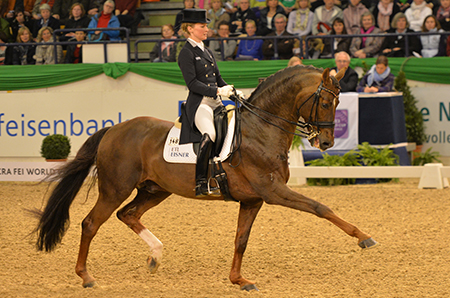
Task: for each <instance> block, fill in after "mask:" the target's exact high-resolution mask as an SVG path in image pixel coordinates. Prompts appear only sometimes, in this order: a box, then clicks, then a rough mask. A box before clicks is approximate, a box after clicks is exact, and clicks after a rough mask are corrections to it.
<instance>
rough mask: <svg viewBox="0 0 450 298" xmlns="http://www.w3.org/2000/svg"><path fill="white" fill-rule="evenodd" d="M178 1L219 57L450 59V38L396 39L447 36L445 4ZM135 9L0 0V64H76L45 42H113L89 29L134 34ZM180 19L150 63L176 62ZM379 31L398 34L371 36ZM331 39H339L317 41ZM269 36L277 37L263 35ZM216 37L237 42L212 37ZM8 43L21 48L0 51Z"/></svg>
mask: <svg viewBox="0 0 450 298" xmlns="http://www.w3.org/2000/svg"><path fill="white" fill-rule="evenodd" d="M183 3H184V7H185V8H204V9H206V10H207V17H208V18H209V19H210V20H211V22H210V23H209V24H208V29H209V31H208V37H210V38H212V39H211V40H208V41H206V43H205V44H206V45H207V46H209V47H210V48H211V50H212V51H213V53H214V55H215V57H216V59H217V60H222V59H224V60H270V59H286V60H289V59H290V58H292V57H299V58H301V59H303V58H306V57H308V58H313V59H319V58H336V57H333V55H332V54H333V53H335V54H336V53H346V54H347V55H348V58H349V59H350V58H366V57H378V56H380V55H382V56H386V57H405V56H411V55H415V56H416V57H424V58H427V57H435V56H450V38H448V36H447V35H446V34H443V35H440V34H435V35H433V34H427V35H422V36H408V47H406V42H405V40H406V38H405V35H402V34H404V33H408V32H436V33H440V32H449V31H450V0H230V1H229V2H224V0H184V2H183ZM137 5H138V0H116V1H113V0H106V1H105V0H16V1H5V0H0V13H1V15H0V16H1V17H0V25H1V30H0V64H17V65H24V64H52V63H55V59H57V60H58V63H61V62H63V61H64V62H66V63H79V62H82V57H81V52H82V51H81V47H82V45H81V44H78V45H70V46H64V49H62V48H61V46H57V51H56V52H55V48H54V47H55V46H54V45H45V43H46V42H52V41H53V31H54V30H56V29H59V28H62V26H63V28H65V29H73V31H71V32H64V33H63V34H59V35H58V39H59V41H83V40H89V41H96V40H119V39H121V38H122V37H123V35H122V33H121V32H120V31H119V30H112V31H101V30H95V29H96V28H117V27H128V28H130V29H131V32H132V34H135V33H136V28H137V25H138V23H139V22H140V20H141V15H140V14H139V13H137V12H136V6H137ZM181 18H182V14H181V13H179V14H178V15H177V16H176V18H175V22H174V24H166V25H164V26H162V27H161V38H163V39H166V40H167V39H170V41H164V42H161V43H156V44H155V47H154V48H153V50H152V51H151V53H150V60H151V62H174V61H176V60H177V57H178V53H179V51H180V49H181V47H182V45H183V43H182V42H177V41H176V40H177V39H179V38H185V36H183V34H182V32H181V31H180V30H179V29H180V23H181ZM77 28H91V29H92V31H88V32H83V31H77V30H76V29H77ZM380 33H392V34H396V35H393V36H374V34H380ZM352 34H360V35H363V36H359V37H354V36H350V35H352ZM449 34H450V32H449ZM330 35H336V36H340V37H337V38H334V39H331V38H323V37H324V36H330ZM342 35H344V36H346V35H349V37H342ZM271 36H280V37H281V36H282V38H278V39H268V38H267V37H271ZM220 37H222V38H227V37H236V38H239V39H238V40H227V41H223V42H222V41H218V40H213V39H214V38H220ZM243 37H255V38H253V39H241V38H243ZM258 37H261V39H259V38H258ZM306 37H308V39H307V40H308V42H307V43H306V42H304V41H305V38H306ZM10 42H17V43H20V44H21V45H18V46H11V47H7V46H5V44H7V43H10ZM42 43H44V44H42ZM306 44H307V47H306V46H305V45H306ZM306 48H308V49H309V51H308V52H306ZM406 48H408V49H406ZM62 50H64V52H65V58H63V57H62ZM222 51H223V53H222ZM55 53H57V57H54V56H55ZM302 55H303V56H302ZM340 56H342V55H340ZM338 60H342V59H338ZM386 67H387V64H386ZM338 68H339V67H338Z"/></svg>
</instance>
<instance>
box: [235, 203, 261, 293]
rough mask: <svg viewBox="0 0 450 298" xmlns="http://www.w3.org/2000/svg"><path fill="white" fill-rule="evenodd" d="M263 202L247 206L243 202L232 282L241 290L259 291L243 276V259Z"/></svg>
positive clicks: (237, 232) (240, 210)
mask: <svg viewBox="0 0 450 298" xmlns="http://www.w3.org/2000/svg"><path fill="white" fill-rule="evenodd" d="M262 204H263V201H262V200H260V201H257V202H255V203H253V204H246V203H242V202H241V206H240V208H239V219H238V225H237V231H236V240H235V244H234V245H235V248H234V257H233V264H232V266H231V272H230V281H231V282H232V283H233V284H237V285H239V286H240V287H241V290H246V291H250V290H258V288H257V287H256V286H255V283H254V282H251V281H249V280H247V279H245V278H243V277H242V275H241V266H242V258H243V256H244V252H245V249H246V248H247V242H248V237H249V236H250V230H251V229H252V225H253V222H254V221H255V218H256V215H257V214H258V212H259V210H260V209H261V206H262Z"/></svg>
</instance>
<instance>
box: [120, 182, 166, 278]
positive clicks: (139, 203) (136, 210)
mask: <svg viewBox="0 0 450 298" xmlns="http://www.w3.org/2000/svg"><path fill="white" fill-rule="evenodd" d="M170 195H171V193H168V192H165V191H158V192H152V193H151V192H149V191H148V190H146V189H139V190H138V194H137V195H136V197H135V198H134V200H133V201H131V202H130V203H129V204H127V205H126V206H125V207H123V208H122V209H120V210H119V211H118V212H117V217H118V218H119V219H120V220H121V221H123V222H124V223H125V224H126V225H127V226H128V227H130V228H131V229H132V230H133V231H134V232H135V233H136V234H138V235H139V237H141V238H142V239H143V240H144V241H145V242H146V243H147V244H148V246H150V256H149V258H148V260H147V264H148V266H149V269H150V272H151V273H155V272H156V270H158V267H159V265H160V264H161V260H162V249H163V245H162V243H161V241H159V239H158V238H156V236H155V235H153V234H152V232H150V231H149V230H148V229H147V228H146V227H145V226H144V225H143V224H142V223H141V221H140V219H141V216H142V214H144V213H145V212H146V211H147V210H149V209H150V208H152V207H155V206H156V205H158V204H159V203H161V202H162V201H164V199H166V198H167V197H168V196H170Z"/></svg>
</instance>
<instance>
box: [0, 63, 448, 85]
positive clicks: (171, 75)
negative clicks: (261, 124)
mask: <svg viewBox="0 0 450 298" xmlns="http://www.w3.org/2000/svg"><path fill="white" fill-rule="evenodd" d="M375 61H376V58H367V59H352V61H351V63H350V67H353V68H354V67H357V66H360V67H364V66H367V67H370V66H372V65H373V64H374V63H375ZM303 63H304V64H306V65H313V66H315V67H318V68H326V67H334V66H335V64H334V60H333V59H319V60H304V61H303ZM217 64H218V66H219V69H220V72H221V74H222V76H223V78H224V79H225V81H226V82H227V83H229V84H233V85H234V86H235V87H236V88H255V87H256V86H257V85H258V79H259V78H265V77H268V76H269V75H271V74H274V73H275V72H277V71H278V70H280V69H283V68H285V67H286V65H287V61H286V60H270V61H269V60H268V61H220V62H217ZM389 66H390V68H391V71H392V73H393V74H394V75H397V74H398V72H399V71H400V69H401V68H402V67H403V70H404V71H405V73H406V78H407V79H409V80H415V81H422V82H428V83H439V84H450V80H449V79H448V78H450V58H448V57H435V58H426V59H424V58H390V59H389ZM128 71H131V72H133V73H136V74H139V75H142V76H145V77H148V78H152V79H155V80H160V81H164V82H168V83H173V84H178V85H185V82H184V80H183V76H182V75H181V72H180V69H179V68H178V65H177V63H106V64H58V65H24V66H12V65H5V66H1V67H0V90H3V91H5V90H24V89H39V88H48V87H53V86H59V85H64V84H68V83H72V82H77V81H80V80H84V79H88V78H91V77H94V76H97V75H100V74H102V73H104V74H105V75H107V76H110V77H112V78H114V79H117V78H118V77H120V76H122V75H124V74H126V73H127V72H128Z"/></svg>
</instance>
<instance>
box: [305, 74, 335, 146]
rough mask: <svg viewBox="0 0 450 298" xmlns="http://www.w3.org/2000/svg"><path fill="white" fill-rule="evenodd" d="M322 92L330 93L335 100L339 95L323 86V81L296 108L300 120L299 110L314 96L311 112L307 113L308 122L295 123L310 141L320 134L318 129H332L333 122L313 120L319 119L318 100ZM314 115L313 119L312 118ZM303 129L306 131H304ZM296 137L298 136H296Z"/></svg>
mask: <svg viewBox="0 0 450 298" xmlns="http://www.w3.org/2000/svg"><path fill="white" fill-rule="evenodd" d="M322 91H326V92H328V93H330V94H331V95H333V96H334V98H337V97H338V96H339V95H338V94H336V93H335V92H334V91H333V90H331V89H328V88H326V87H324V86H323V81H321V82H320V84H319V87H317V90H316V92H314V93H313V94H311V95H310V96H309V97H308V98H307V99H306V100H305V101H304V102H303V103H302V104H301V105H300V107H299V108H298V110H297V117H298V118H299V119H300V109H301V108H302V107H303V106H304V105H305V104H306V103H307V102H308V101H309V100H310V99H311V98H313V96H314V100H313V104H312V106H311V111H310V113H309V118H308V122H304V121H300V120H299V121H298V122H297V123H296V126H297V127H300V128H301V130H300V131H301V133H302V134H303V135H301V136H304V137H306V138H308V140H311V139H312V138H315V137H316V136H318V135H319V134H320V128H334V121H331V122H330V121H321V122H318V121H314V119H318V118H319V99H320V93H321V92H322ZM313 114H314V117H313ZM313 126H315V127H317V130H315V129H314V127H313ZM305 129H307V130H306V131H305ZM296 135H298V134H296Z"/></svg>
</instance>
